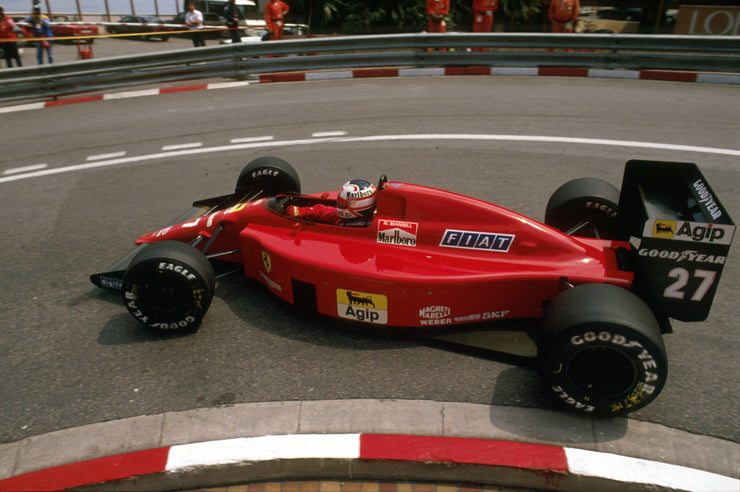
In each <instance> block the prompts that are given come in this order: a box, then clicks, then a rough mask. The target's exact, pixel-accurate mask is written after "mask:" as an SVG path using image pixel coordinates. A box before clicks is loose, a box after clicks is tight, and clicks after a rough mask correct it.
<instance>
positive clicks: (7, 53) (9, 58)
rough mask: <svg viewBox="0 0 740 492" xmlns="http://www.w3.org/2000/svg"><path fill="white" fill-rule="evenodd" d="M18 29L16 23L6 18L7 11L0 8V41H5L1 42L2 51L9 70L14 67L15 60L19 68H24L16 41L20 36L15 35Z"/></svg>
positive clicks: (0, 49) (0, 48)
mask: <svg viewBox="0 0 740 492" xmlns="http://www.w3.org/2000/svg"><path fill="white" fill-rule="evenodd" d="M16 29H18V28H17V27H16V25H15V22H13V19H11V18H10V17H6V16H5V10H3V8H2V7H0V39H2V40H3V41H2V42H0V51H2V53H3V57H4V58H5V63H6V64H7V65H8V68H10V67H12V66H13V60H15V62H16V64H17V65H18V66H19V67H22V66H23V63H22V62H21V57H20V55H19V54H18V44H17V42H16V41H15V40H16V39H18V35H17V34H16V33H15V31H16Z"/></svg>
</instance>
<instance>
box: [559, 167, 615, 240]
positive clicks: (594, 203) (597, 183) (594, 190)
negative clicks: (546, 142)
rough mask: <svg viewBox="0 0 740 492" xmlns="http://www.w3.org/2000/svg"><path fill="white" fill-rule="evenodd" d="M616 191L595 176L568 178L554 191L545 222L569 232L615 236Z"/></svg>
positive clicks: (576, 234)
mask: <svg viewBox="0 0 740 492" xmlns="http://www.w3.org/2000/svg"><path fill="white" fill-rule="evenodd" d="M618 205H619V190H617V189H616V188H615V187H614V186H612V185H611V184H610V183H608V182H606V181H604V180H601V179H597V178H579V179H574V180H571V181H568V182H567V183H565V184H564V185H562V186H561V187H560V188H558V189H557V190H555V193H553V194H552V196H551V197H550V200H549V201H548V202H547V208H546V209H545V224H547V225H549V226H550V227H554V228H555V229H558V230H560V231H563V232H565V233H566V234H569V235H574V236H581V237H598V238H601V239H616V238H617V235H618V224H617V209H618Z"/></svg>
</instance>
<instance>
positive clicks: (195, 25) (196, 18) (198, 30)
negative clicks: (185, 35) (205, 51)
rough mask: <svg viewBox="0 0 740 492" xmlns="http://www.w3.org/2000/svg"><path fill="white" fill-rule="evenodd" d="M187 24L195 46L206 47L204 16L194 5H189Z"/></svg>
mask: <svg viewBox="0 0 740 492" xmlns="http://www.w3.org/2000/svg"><path fill="white" fill-rule="evenodd" d="M185 24H187V26H188V29H190V36H192V38H193V46H195V47H196V48H197V47H198V46H205V45H206V39H205V37H204V36H203V14H202V13H201V12H200V10H197V9H196V8H195V4H194V3H189V4H188V13H187V14H185Z"/></svg>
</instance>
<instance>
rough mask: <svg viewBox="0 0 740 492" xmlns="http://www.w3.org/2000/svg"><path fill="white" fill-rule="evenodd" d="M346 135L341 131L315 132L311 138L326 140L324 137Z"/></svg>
mask: <svg viewBox="0 0 740 492" xmlns="http://www.w3.org/2000/svg"><path fill="white" fill-rule="evenodd" d="M346 134H347V132H343V131H337V132H315V133H312V134H311V136H312V137H314V138H326V137H343V136H345V135H346Z"/></svg>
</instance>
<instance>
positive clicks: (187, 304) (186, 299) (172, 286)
mask: <svg viewBox="0 0 740 492" xmlns="http://www.w3.org/2000/svg"><path fill="white" fill-rule="evenodd" d="M178 277H179V275H155V276H154V277H152V278H151V279H149V280H148V281H147V282H143V283H141V284H139V299H140V305H141V306H140V307H141V309H142V311H145V312H147V313H148V314H149V315H150V316H151V317H152V318H153V319H156V320H157V321H173V320H179V319H180V318H181V317H182V316H183V315H184V314H187V313H188V312H190V311H191V310H192V302H191V298H192V293H191V289H190V286H189V285H188V284H187V283H186V282H182V281H179V280H180V278H178Z"/></svg>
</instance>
